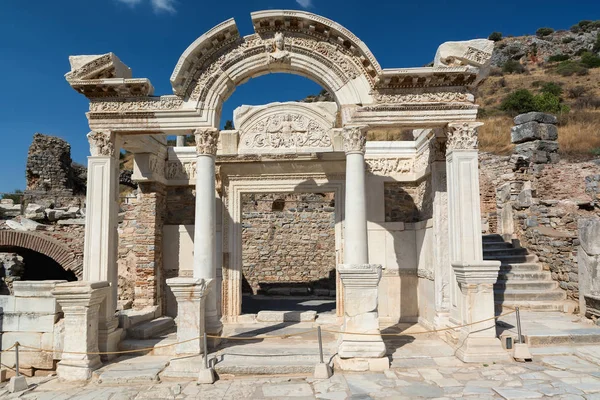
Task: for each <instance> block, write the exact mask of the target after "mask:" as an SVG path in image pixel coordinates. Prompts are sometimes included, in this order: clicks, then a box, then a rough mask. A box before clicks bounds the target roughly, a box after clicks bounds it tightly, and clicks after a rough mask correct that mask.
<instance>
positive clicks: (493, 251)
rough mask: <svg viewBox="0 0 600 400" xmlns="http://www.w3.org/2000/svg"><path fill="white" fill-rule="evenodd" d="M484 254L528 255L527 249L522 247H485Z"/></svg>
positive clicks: (490, 255) (491, 255)
mask: <svg viewBox="0 0 600 400" xmlns="http://www.w3.org/2000/svg"><path fill="white" fill-rule="evenodd" d="M483 255H484V256H489V257H493V256H520V255H527V249H524V248H522V247H518V248H512V247H511V248H508V249H483Z"/></svg>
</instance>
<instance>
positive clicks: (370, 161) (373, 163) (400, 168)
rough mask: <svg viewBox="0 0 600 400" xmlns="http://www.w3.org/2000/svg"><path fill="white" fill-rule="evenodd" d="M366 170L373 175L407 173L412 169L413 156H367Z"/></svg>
mask: <svg viewBox="0 0 600 400" xmlns="http://www.w3.org/2000/svg"><path fill="white" fill-rule="evenodd" d="M365 162H366V164H367V172H369V173H371V174H373V175H383V176H388V175H395V174H407V173H410V172H412V171H413V168H414V164H415V160H414V159H413V158H399V157H394V158H367V159H366V160H365Z"/></svg>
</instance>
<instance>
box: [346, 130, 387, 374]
mask: <svg viewBox="0 0 600 400" xmlns="http://www.w3.org/2000/svg"><path fill="white" fill-rule="evenodd" d="M366 135H367V132H366V127H347V128H344V132H343V138H344V150H345V152H346V202H345V206H346V209H345V216H344V264H340V265H338V272H339V274H340V278H341V282H342V285H343V287H344V326H343V330H344V332H350V333H343V334H342V335H341V337H340V343H339V348H338V356H339V359H338V360H337V363H338V366H339V367H340V368H341V369H352V370H382V369H387V368H389V360H388V359H387V358H385V357H384V356H385V352H386V349H385V344H384V343H383V340H382V338H381V336H380V331H379V315H378V312H377V304H378V285H379V281H380V279H381V265H375V264H369V257H368V243H367V212H366V211H367V203H366V194H365V160H364V154H365V145H366V140H367V136H366ZM355 333H363V334H364V333H367V334H369V335H368V336H367V335H358V334H355Z"/></svg>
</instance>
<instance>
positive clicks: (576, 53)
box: [575, 47, 589, 56]
mask: <svg viewBox="0 0 600 400" xmlns="http://www.w3.org/2000/svg"><path fill="white" fill-rule="evenodd" d="M588 51H589V50H588V49H586V48H585V47H581V48H579V49H577V51H576V52H575V55H576V56H580V55H582V54H583V53H587V52H588Z"/></svg>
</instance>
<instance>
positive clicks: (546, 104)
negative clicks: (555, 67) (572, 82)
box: [533, 92, 569, 114]
mask: <svg viewBox="0 0 600 400" xmlns="http://www.w3.org/2000/svg"><path fill="white" fill-rule="evenodd" d="M533 103H534V107H535V110H534V111H540V112H546V113H552V114H560V113H563V112H568V111H569V109H568V107H567V106H566V105H563V104H561V103H560V97H558V96H556V95H554V94H552V93H548V92H546V93H541V94H538V95H536V96H534V97H533Z"/></svg>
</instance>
